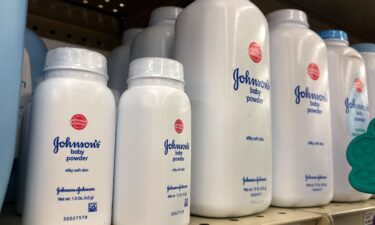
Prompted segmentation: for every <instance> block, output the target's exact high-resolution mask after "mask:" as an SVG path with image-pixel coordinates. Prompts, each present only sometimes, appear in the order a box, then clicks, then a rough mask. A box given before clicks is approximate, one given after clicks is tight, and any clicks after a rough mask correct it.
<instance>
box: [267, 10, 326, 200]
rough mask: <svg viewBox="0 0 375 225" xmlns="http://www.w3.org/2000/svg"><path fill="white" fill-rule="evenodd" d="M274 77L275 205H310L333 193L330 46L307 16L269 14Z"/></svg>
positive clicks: (291, 12)
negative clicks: (329, 74) (309, 22)
mask: <svg viewBox="0 0 375 225" xmlns="http://www.w3.org/2000/svg"><path fill="white" fill-rule="evenodd" d="M267 20H268V23H269V26H270V49H271V59H272V64H271V75H272V84H273V87H272V137H273V155H272V156H273V189H272V190H273V193H272V205H274V206H281V207H310V206H317V205H323V204H327V203H329V202H330V201H331V199H332V195H333V185H332V182H333V181H332V179H333V178H332V141H331V116H330V113H331V112H330V105H329V103H330V101H331V100H330V97H329V84H328V69H327V47H326V45H325V44H324V41H323V40H322V39H321V38H320V37H319V36H318V35H317V34H316V33H314V32H313V31H312V30H310V29H308V27H309V24H308V22H307V17H306V14H305V13H304V12H302V11H299V10H293V9H284V10H278V11H275V12H272V13H270V14H268V15H267Z"/></svg>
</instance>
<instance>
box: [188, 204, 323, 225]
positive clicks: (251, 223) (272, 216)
mask: <svg viewBox="0 0 375 225" xmlns="http://www.w3.org/2000/svg"><path fill="white" fill-rule="evenodd" d="M320 219H321V216H320V215H318V214H315V213H311V212H306V211H300V210H297V209H285V208H274V207H271V208H268V209H267V210H266V211H264V212H262V213H258V214H255V215H253V216H248V217H239V218H230V219H209V218H202V217H195V216H192V217H191V220H190V225H228V224H233V222H234V221H235V222H236V223H235V224H236V225H279V224H299V225H310V224H311V225H315V224H316V222H317V221H319V220H320Z"/></svg>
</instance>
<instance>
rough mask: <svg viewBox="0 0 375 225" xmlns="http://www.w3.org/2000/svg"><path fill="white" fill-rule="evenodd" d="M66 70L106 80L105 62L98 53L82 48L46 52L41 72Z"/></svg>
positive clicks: (56, 49)
mask: <svg viewBox="0 0 375 225" xmlns="http://www.w3.org/2000/svg"><path fill="white" fill-rule="evenodd" d="M66 69H68V70H69V69H72V70H81V71H88V72H92V73H96V74H99V75H101V76H104V77H106V78H107V79H108V75H107V60H106V58H105V57H104V56H103V55H102V54H100V53H98V52H94V51H90V50H87V49H83V48H55V49H52V50H50V51H48V53H47V57H46V62H45V64H44V70H43V71H44V72H46V71H51V70H66Z"/></svg>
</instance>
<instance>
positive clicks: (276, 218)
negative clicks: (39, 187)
mask: <svg viewBox="0 0 375 225" xmlns="http://www.w3.org/2000/svg"><path fill="white" fill-rule="evenodd" d="M374 212H375V199H374V200H369V201H365V202H358V203H331V204H329V205H326V206H322V207H315V208H298V209H289V208H288V209H287V208H275V207H271V208H269V209H267V210H266V211H264V212H262V213H258V214H256V215H252V216H248V217H238V218H228V219H212V218H203V217H196V216H192V217H191V222H190V225H232V224H233V225H372V224H373V223H372V220H373V217H374ZM0 224H1V225H21V217H20V216H19V215H17V214H16V213H14V211H13V206H12V205H5V206H4V209H3V211H2V214H1V215H0Z"/></svg>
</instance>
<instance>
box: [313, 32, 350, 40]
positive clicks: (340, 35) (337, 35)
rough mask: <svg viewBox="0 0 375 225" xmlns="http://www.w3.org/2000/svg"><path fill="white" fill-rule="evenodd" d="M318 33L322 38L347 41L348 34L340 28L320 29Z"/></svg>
mask: <svg viewBox="0 0 375 225" xmlns="http://www.w3.org/2000/svg"><path fill="white" fill-rule="evenodd" d="M318 34H319V36H320V37H321V38H323V39H324V40H341V41H346V42H348V34H347V33H346V32H345V31H342V30H321V31H319V32H318Z"/></svg>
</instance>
